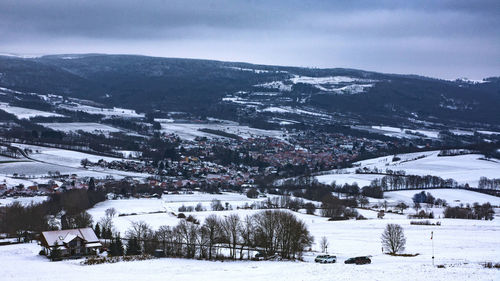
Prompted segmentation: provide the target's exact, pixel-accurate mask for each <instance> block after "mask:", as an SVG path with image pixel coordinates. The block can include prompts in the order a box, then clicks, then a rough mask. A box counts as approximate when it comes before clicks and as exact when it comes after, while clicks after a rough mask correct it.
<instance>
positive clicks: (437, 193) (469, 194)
mask: <svg viewBox="0 0 500 281" xmlns="http://www.w3.org/2000/svg"><path fill="white" fill-rule="evenodd" d="M422 191H424V192H426V193H427V192H429V193H431V194H432V196H434V197H435V198H441V199H446V202H447V203H448V205H450V206H458V205H460V204H464V205H466V204H471V205H472V204H473V203H475V202H477V203H479V204H483V203H486V202H490V203H491V205H493V206H500V197H496V196H492V195H488V194H484V193H479V192H474V191H470V190H464V189H449V188H442V189H419V190H398V191H389V192H384V198H386V199H388V201H391V202H399V201H403V202H405V203H406V204H408V205H412V204H413V200H412V197H413V195H415V194H416V193H419V192H422Z"/></svg>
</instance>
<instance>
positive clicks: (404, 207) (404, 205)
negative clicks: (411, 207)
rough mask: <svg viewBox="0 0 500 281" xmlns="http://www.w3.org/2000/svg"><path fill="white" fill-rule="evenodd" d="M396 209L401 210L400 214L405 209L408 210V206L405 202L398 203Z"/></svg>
mask: <svg viewBox="0 0 500 281" xmlns="http://www.w3.org/2000/svg"><path fill="white" fill-rule="evenodd" d="M396 207H397V208H398V209H400V210H401V213H403V212H404V211H405V210H406V209H408V205H406V204H405V202H402V201H401V202H399V203H398V204H397V205H396Z"/></svg>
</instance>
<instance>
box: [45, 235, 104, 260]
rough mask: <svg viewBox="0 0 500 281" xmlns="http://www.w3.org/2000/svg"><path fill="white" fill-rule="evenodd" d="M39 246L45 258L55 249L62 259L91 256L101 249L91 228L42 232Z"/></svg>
mask: <svg viewBox="0 0 500 281" xmlns="http://www.w3.org/2000/svg"><path fill="white" fill-rule="evenodd" d="M40 241H41V245H42V247H43V251H44V252H45V254H46V255H47V256H50V255H51V251H53V250H54V249H55V248H58V249H59V250H60V253H61V256H62V257H75V256H84V255H93V254H96V253H97V250H98V249H100V248H101V247H102V244H101V242H99V238H97V236H96V235H95V233H94V230H92V228H77V229H65V230H55V231H44V232H42V235H41V238H40Z"/></svg>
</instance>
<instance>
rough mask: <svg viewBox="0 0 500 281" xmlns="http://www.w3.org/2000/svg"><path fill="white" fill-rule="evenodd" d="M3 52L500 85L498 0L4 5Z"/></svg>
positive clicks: (27, 0) (12, 1)
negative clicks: (330, 70)
mask: <svg viewBox="0 0 500 281" xmlns="http://www.w3.org/2000/svg"><path fill="white" fill-rule="evenodd" d="M0 53H14V54H28V55H40V54H69V53H109V54H141V55H151V56H160V57H184V58H203V59H216V60H225V61H242V62H250V63H258V64H273V65H290V66H305V67H321V68H323V67H347V68H357V69H363V70H372V71H379V72H386V73H404V74H410V73H411V74H420V75H425V76H431V77H438V78H444V79H455V78H459V77H467V78H470V79H482V78H484V77H491V76H500V1H499V0H493V1H490V0H484V1H483V0H453V1H438V0H433V1H431V0H404V1H399V0H398V1H384V0H380V1H373V0H369V1H356V0H346V1H342V0H337V1H335V0H330V1H319V0H301V1H298V0H276V1H272V0H243V1H237V0H220V1H216V0H179V1H177V0H147V1H131V0H107V1H102V0H98V1H94V0H71V1H68V0H22V1H20V0H1V1H0Z"/></svg>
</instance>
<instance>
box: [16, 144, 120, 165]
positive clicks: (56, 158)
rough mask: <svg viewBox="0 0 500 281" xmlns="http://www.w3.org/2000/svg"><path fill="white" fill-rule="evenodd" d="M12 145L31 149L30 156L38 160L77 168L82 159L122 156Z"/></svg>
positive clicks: (109, 159) (105, 158) (106, 158)
mask: <svg viewBox="0 0 500 281" xmlns="http://www.w3.org/2000/svg"><path fill="white" fill-rule="evenodd" d="M12 146H15V147H19V148H21V149H30V150H31V151H32V153H30V154H29V157H31V158H33V159H36V160H38V161H43V162H47V163H54V164H55V163H57V164H59V165H64V166H69V167H75V168H79V167H81V166H80V161H81V160H82V159H88V160H89V161H91V162H97V161H99V160H100V159H103V160H106V161H114V160H121V159H120V158H113V157H106V156H99V155H94V154H89V153H83V152H78V151H73V150H67V149H60V148H52V147H44V146H37V145H27V144H18V143H12Z"/></svg>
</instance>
